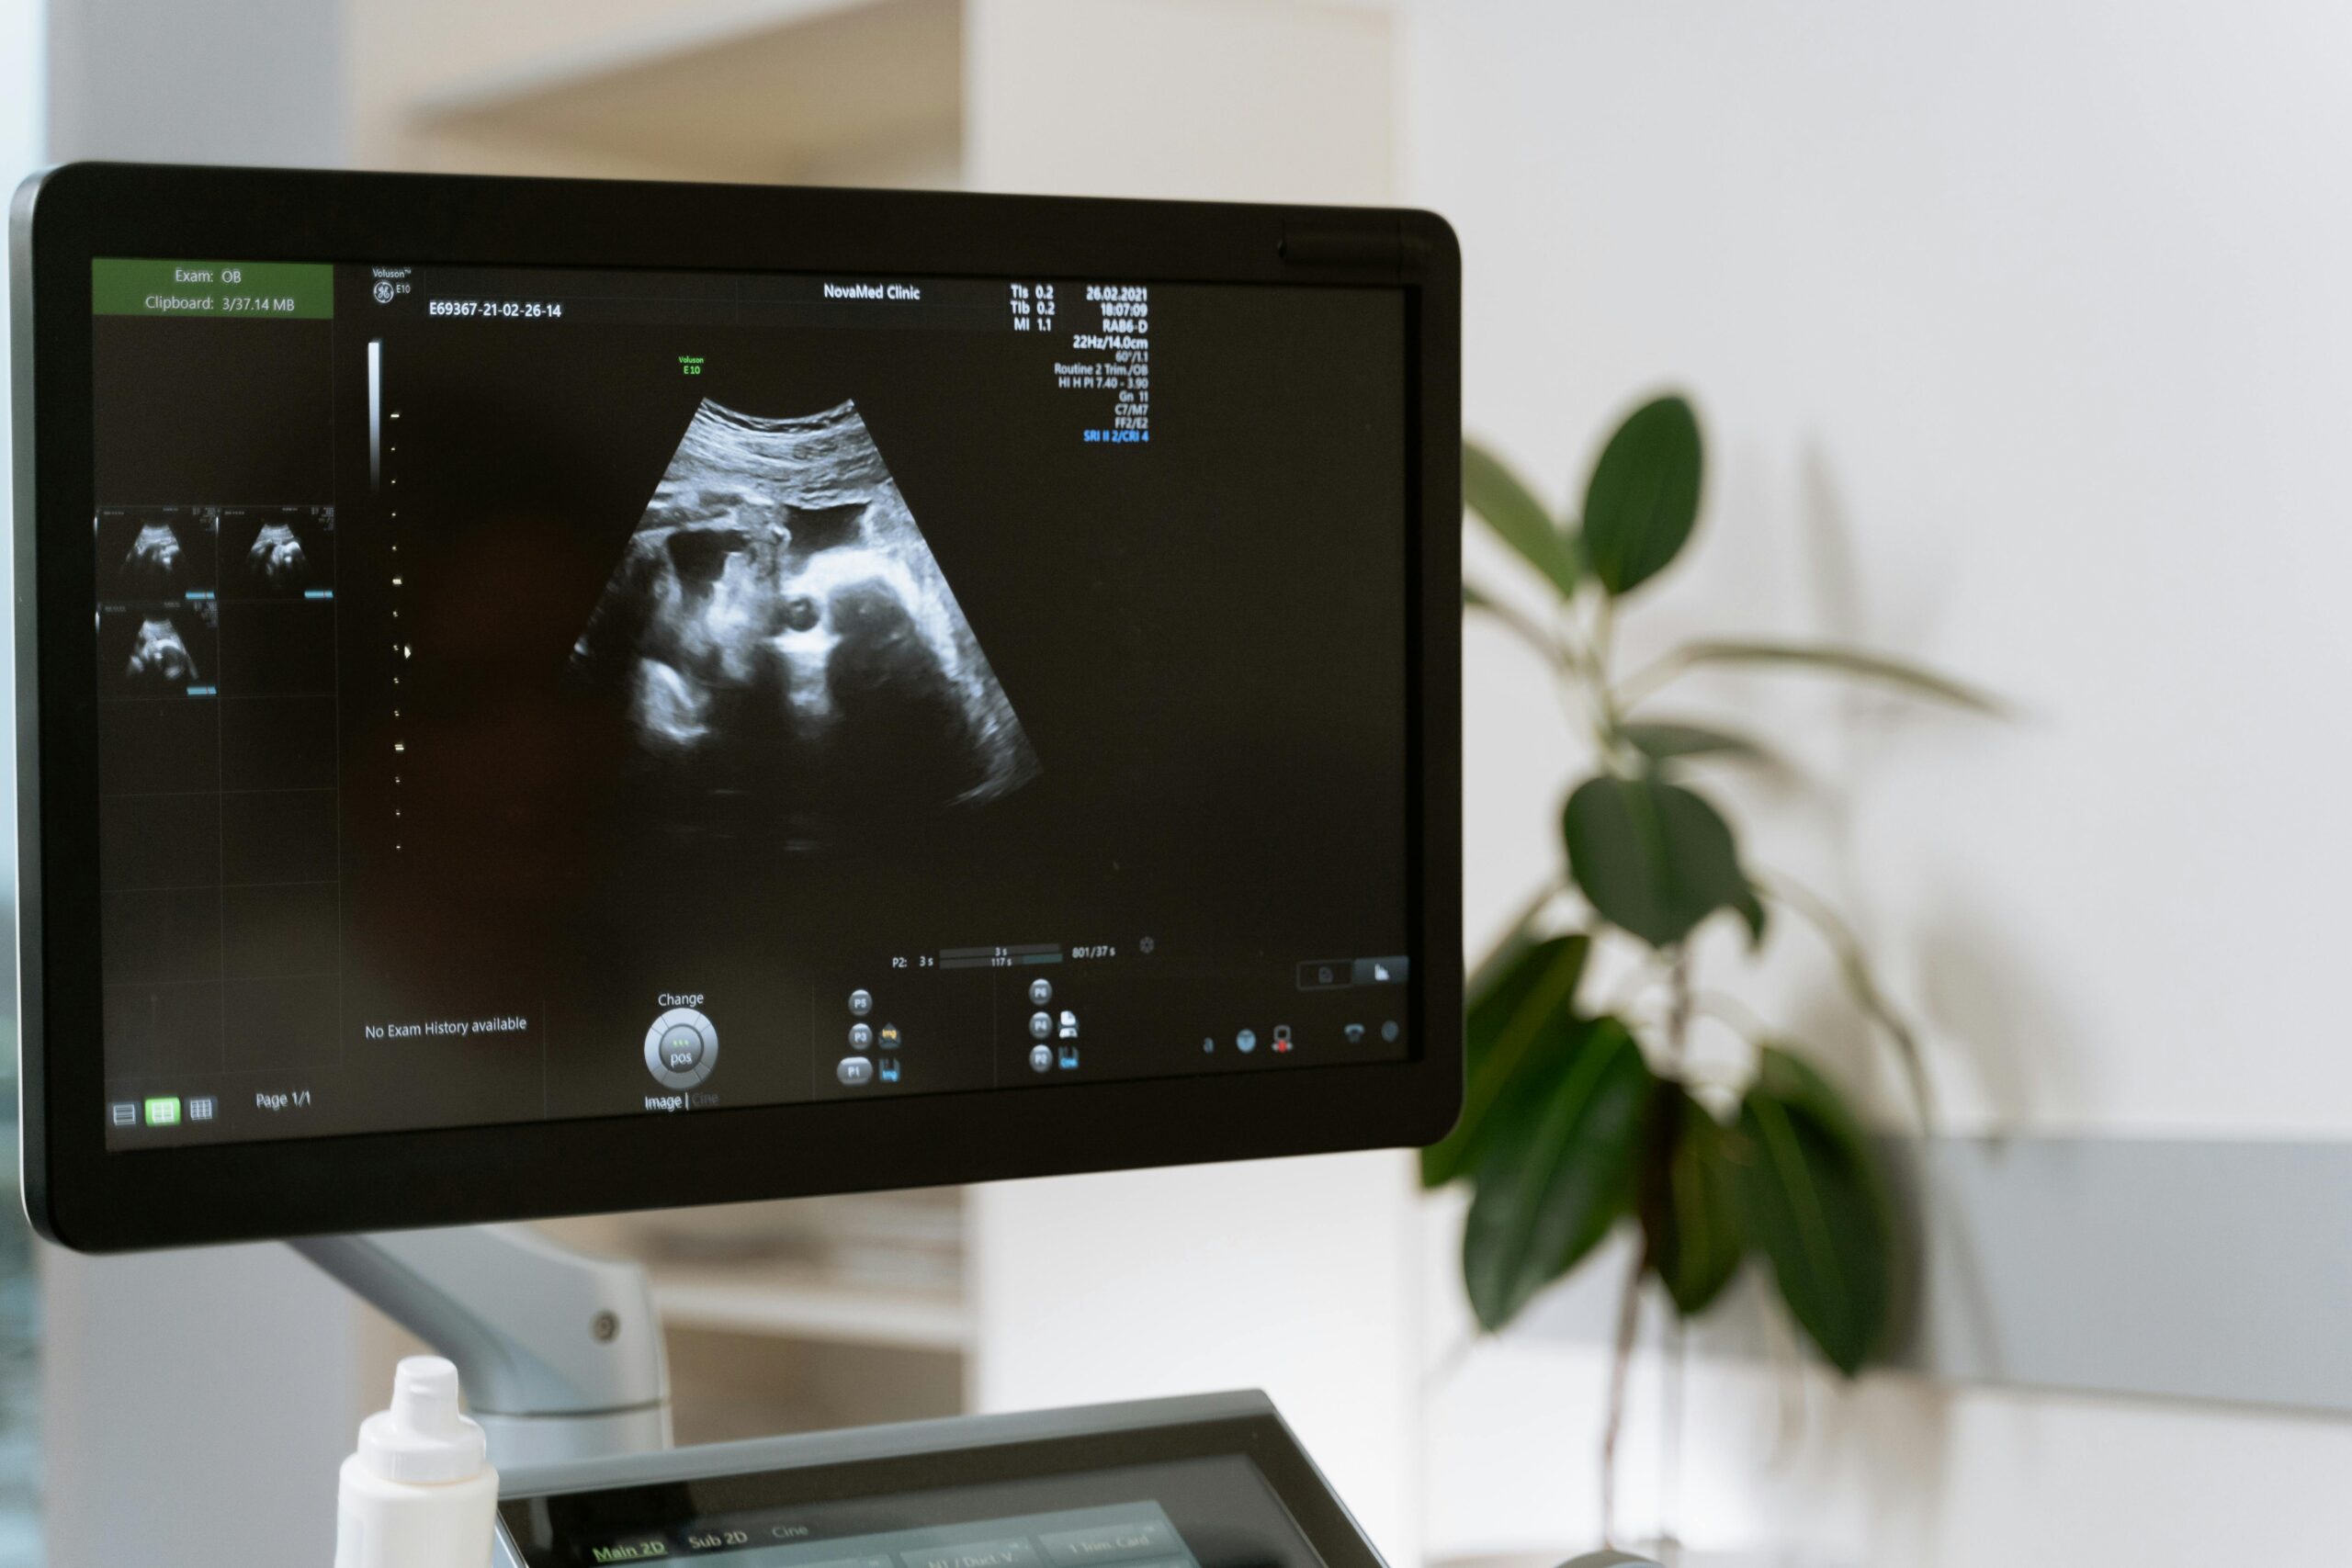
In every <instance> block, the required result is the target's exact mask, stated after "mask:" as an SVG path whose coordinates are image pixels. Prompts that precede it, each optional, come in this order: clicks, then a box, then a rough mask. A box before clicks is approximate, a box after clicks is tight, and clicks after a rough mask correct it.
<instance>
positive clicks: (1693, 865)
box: [1560, 774, 1764, 947]
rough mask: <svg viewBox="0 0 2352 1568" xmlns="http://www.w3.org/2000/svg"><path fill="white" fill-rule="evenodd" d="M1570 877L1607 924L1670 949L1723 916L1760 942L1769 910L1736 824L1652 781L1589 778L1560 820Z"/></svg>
mask: <svg viewBox="0 0 2352 1568" xmlns="http://www.w3.org/2000/svg"><path fill="white" fill-rule="evenodd" d="M1560 829H1561V836H1562V837H1563V838H1564V839H1565V840H1566V842H1567V849H1568V871H1569V874H1571V875H1572V876H1574V877H1575V878H1576V883H1577V886H1578V887H1580V888H1582V889H1583V890H1584V895H1585V897H1587V898H1589V899H1590V900H1591V902H1592V907H1593V908H1595V909H1597V910H1598V911H1600V917H1601V919H1605V920H1607V921H1608V922H1609V923H1610V924H1611V925H1613V926H1616V927H1618V928H1619V929H1621V930H1623V931H1630V932H1631V933H1633V934H1634V936H1637V937H1639V938H1641V939H1642V940H1643V941H1644V942H1648V943H1649V944H1650V945H1651V946H1653V947H1671V946H1673V945H1674V944H1675V943H1677V942H1680V941H1681V940H1682V939H1683V938H1684V937H1686V936H1688V935H1690V934H1691V928H1692V927H1694V926H1696V925H1697V924H1698V923H1699V922H1700V921H1701V920H1703V919H1706V918H1707V917H1708V916H1709V915H1712V914H1713V913H1714V912H1715V911H1716V910H1717V909H1732V910H1736V911H1737V912H1738V914H1739V915H1740V918H1741V919H1745V920H1747V923H1748V930H1749V932H1750V933H1751V935H1753V936H1756V937H1759V938H1760V937H1761V935H1762V933H1763V929H1764V909H1763V905H1762V904H1761V903H1760V902H1759V901H1758V899H1757V897H1756V894H1755V890H1754V889H1753V888H1751V887H1750V886H1748V883H1747V873H1745V872H1744V871H1742V870H1741V869H1740V865H1739V852H1738V849H1737V847H1736V845H1735V844H1734V843H1733V841H1732V833H1731V825H1730V824H1729V823H1727V822H1725V821H1724V818H1723V816H1722V814H1721V813H1720V812H1718V811H1716V809H1715V808H1714V807H1712V806H1710V805H1708V804H1707V802H1706V801H1705V799H1703V798H1702V797H1701V796H1700V795H1696V794H1693V793H1692V792H1691V791H1690V790H1688V789H1685V788H1684V787H1683V786H1681V785H1680V784H1668V783H1667V782H1666V781H1665V780H1663V779H1658V778H1655V777H1646V778H1638V779H1621V778H1616V777H1612V776H1611V775H1609V774H1602V775H1600V776H1599V777H1597V778H1591V779H1587V780H1586V781H1585V782H1584V783H1583V784H1580V785H1578V786H1577V791H1576V793H1575V794H1574V795H1570V796H1568V804H1567V807H1566V810H1565V811H1564V812H1562V814H1561V818H1560Z"/></svg>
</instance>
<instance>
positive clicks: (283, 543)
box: [245, 523, 310, 589]
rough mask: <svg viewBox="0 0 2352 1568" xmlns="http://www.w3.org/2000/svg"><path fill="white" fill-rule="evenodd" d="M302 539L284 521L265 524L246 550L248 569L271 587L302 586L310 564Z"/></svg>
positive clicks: (246, 568)
mask: <svg viewBox="0 0 2352 1568" xmlns="http://www.w3.org/2000/svg"><path fill="white" fill-rule="evenodd" d="M309 564H310V563H309V562H308V560H307V559H305V558H304V556H303V553H302V541H301V540H300V539H298V538H296V537H295V536H294V530H293V529H291V528H289V527H288V526H287V525H285V524H283V523H265V524H263V525H262V527H261V532H260V533H258V534H256V535H255V536H254V543H253V547H252V548H251V549H249V550H247V551H246V552H245V570H247V571H249V572H251V573H252V574H253V576H254V578H255V579H256V580H258V581H262V582H266V583H267V584H268V585H269V586H270V587H272V588H280V589H283V588H293V587H299V586H300V583H301V581H302V573H303V571H304V570H306V569H307V567H308V566H309Z"/></svg>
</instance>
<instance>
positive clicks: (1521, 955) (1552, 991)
mask: <svg viewBox="0 0 2352 1568" xmlns="http://www.w3.org/2000/svg"><path fill="white" fill-rule="evenodd" d="M1547 901H1548V900H1547ZM1524 931H1525V928H1524V926H1522V927H1521V928H1520V929H1519V930H1516V931H1513V933H1512V935H1511V936H1510V937H1508V938H1506V939H1505V940H1504V943H1503V946H1502V947H1500V948H1498V949H1497V950H1496V953H1495V956H1494V958H1492V959H1490V960H1488V962H1487V964H1482V965H1480V967H1479V972H1478V973H1477V974H1475V975H1473V976H1471V980H1470V1003H1469V1012H1468V1017H1467V1018H1466V1019H1465V1020H1464V1048H1465V1055H1466V1056H1467V1063H1468V1065H1467V1072H1468V1079H1467V1082H1466V1085H1465V1087H1464V1091H1463V1097H1462V1115H1461V1118H1460V1119H1459V1120H1458V1121H1456V1122H1454V1124H1453V1132H1451V1133H1449V1134H1446V1136H1445V1138H1444V1139H1443V1140H1442V1142H1440V1143H1436V1144H1433V1145H1430V1146H1429V1147H1428V1148H1426V1149H1423V1150H1422V1151H1421V1183H1422V1185H1423V1186H1426V1187H1442V1186H1444V1185H1445V1184H1446V1183H1447V1182H1449V1181H1452V1180H1453V1179H1455V1178H1457V1177H1460V1176H1465V1175H1467V1174H1469V1173H1470V1171H1471V1170H1472V1169H1473V1168H1475V1167H1476V1162H1477V1156H1478V1150H1479V1149H1480V1147H1481V1146H1482V1144H1483V1141H1484V1138H1485V1135H1486V1134H1487V1130H1488V1122H1489V1121H1490V1120H1491V1117H1492V1113H1493V1111H1494V1108H1495V1107H1496V1106H1497V1105H1498V1104H1499V1103H1501V1102H1503V1101H1504V1100H1507V1099H1508V1098H1510V1095H1511V1094H1512V1093H1514V1092H1520V1093H1527V1092H1534V1090H1533V1089H1529V1088H1528V1087H1527V1084H1526V1082H1524V1081H1522V1080H1536V1081H1537V1083H1538V1087H1540V1080H1541V1079H1542V1077H1543V1075H1544V1074H1545V1073H1547V1072H1550V1071H1552V1070H1553V1069H1554V1068H1555V1066H1557V1064H1558V1062H1559V1060H1561V1059H1563V1058H1565V1057H1566V1056H1567V1055H1573V1054H1574V1052H1575V1051H1576V1049H1577V1047H1578V1046H1579V1045H1580V1044H1581V1043H1583V1036H1584V1034H1585V1033H1586V1032H1588V1031H1589V1028H1590V1023H1589V1021H1588V1020H1584V1019H1580V1018H1578V1017H1577V1016H1576V1012H1575V1006H1574V1004H1575V1001H1576V993H1577V982H1578V981H1579V980H1580V979H1582V978H1583V976H1584V965H1585V959H1586V957H1587V956H1588V955H1589V953H1590V952H1591V949H1592V943H1591V942H1590V940H1589V938H1587V937H1584V936H1582V935H1569V936H1558V937H1553V938H1551V939H1549V940H1548V941H1542V942H1538V941H1534V940H1532V938H1529V937H1527V936H1525V934H1524Z"/></svg>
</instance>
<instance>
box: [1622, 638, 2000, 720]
mask: <svg viewBox="0 0 2352 1568" xmlns="http://www.w3.org/2000/svg"><path fill="white" fill-rule="evenodd" d="M1663 662H1664V663H1666V664H1667V665H1668V666H1669V667H1682V668H1688V667H1690V666H1691V665H1697V664H1760V665H1767V666H1771V665H1778V666H1783V667H1786V668H1790V669H1795V670H1811V671H1819V672H1821V673H1824V674H1831V675H1848V676H1852V677H1854V678H1856V679H1858V680H1864V681H1875V682H1879V683H1881V684H1883V685H1888V686H1894V687H1895V688H1897V689H1899V690H1901V691H1905V692H1907V693H1909V694H1911V695H1913V696H1915V697H1926V698H1928V699H1930V700H1932V701H1935V702H1939V703H1948V704H1950V705H1952V706H1953V707H1958V708H1965V709H1967V710H1968V711H1969V712H1971V713H1981V714H1985V715H1988V716H2000V715H2002V714H2003V713H2005V712H2006V711H2007V710H2006V709H2005V708H2004V707H2003V706H2002V705H2001V703H2000V701H1999V700H1998V699H1997V698H1996V697H1993V696H1991V695H1990V694H1986V693H1985V692H1981V691H1978V690H1977V689H1976V688H1975V687H1973V686H1971V685H1967V684H1965V683H1964V682H1959V681H1955V680H1953V679H1952V678H1951V677H1950V676H1948V675H1942V674H1939V673H1938V672H1937V671H1933V670H1930V669H1928V667H1927V666H1926V665H1924V664H1916V663H1913V662H1912V661H1911V660H1907V659H1895V658H1892V657H1890V656H1889V655H1886V654H1883V653H1873V652H1871V651H1870V650H1869V649H1860V648H1848V647H1844V646H1842V645H1839V644H1836V643H1801V642H1771V641H1758V640H1749V639H1737V640H1735V639H1729V638H1708V639H1706V640H1703V641H1700V642H1693V643H1688V644H1685V645H1684V646H1683V647H1681V648H1679V649H1676V650H1675V651H1674V652H1672V653H1670V654H1668V656H1667V658H1666V660H1664V661H1663Z"/></svg>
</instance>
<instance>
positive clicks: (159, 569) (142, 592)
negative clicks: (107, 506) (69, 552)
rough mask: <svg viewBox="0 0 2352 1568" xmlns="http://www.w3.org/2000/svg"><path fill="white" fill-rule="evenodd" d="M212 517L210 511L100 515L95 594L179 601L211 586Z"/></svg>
mask: <svg viewBox="0 0 2352 1568" xmlns="http://www.w3.org/2000/svg"><path fill="white" fill-rule="evenodd" d="M213 526H214V523H213V518H212V515H211V513H208V512H197V511H188V510H181V509H176V508H175V509H172V510H167V511H158V512H143V513H125V512H108V513H101V514H100V516H99V518H98V573H99V581H98V591H99V592H100V594H101V595H103V596H105V597H108V598H116V599H179V598H183V597H185V596H186V595H187V594H188V593H190V592H204V591H207V590H209V589H210V588H211V587H212V579H213V571H212V566H213V560H212V556H213V532H212V531H213Z"/></svg>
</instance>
